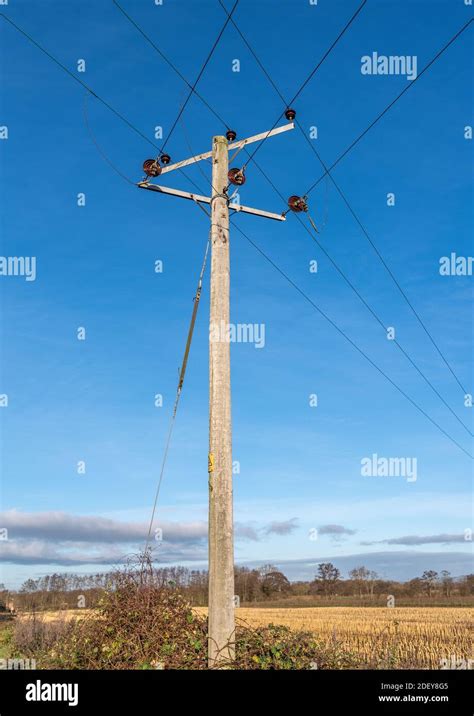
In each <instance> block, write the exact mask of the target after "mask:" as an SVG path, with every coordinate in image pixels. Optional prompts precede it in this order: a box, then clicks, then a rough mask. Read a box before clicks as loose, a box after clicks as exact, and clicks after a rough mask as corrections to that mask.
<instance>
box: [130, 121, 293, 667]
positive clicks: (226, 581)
mask: <svg viewBox="0 0 474 716" xmlns="http://www.w3.org/2000/svg"><path fill="white" fill-rule="evenodd" d="M294 126H295V125H294V124H293V122H290V123H289V124H285V125H283V126H281V127H276V128H274V129H272V130H270V131H269V132H262V133H261V134H257V135H255V136H253V137H248V138H247V139H242V140H239V141H237V142H231V143H230V144H228V141H227V138H226V137H221V136H217V137H214V139H213V144H212V151H211V152H205V153H203V154H199V155H197V156H195V157H190V158H189V159H184V160H182V161H180V162H177V163H175V164H168V165H166V166H163V167H161V168H160V175H161V174H166V173H168V172H170V171H173V170H175V169H180V168H181V167H184V166H188V165H190V164H194V163H196V162H199V161H202V160H204V159H212V197H207V196H201V195H200V194H192V193H190V192H186V191H181V190H179V189H171V188H169V187H164V186H159V185H158V184H152V183H151V182H150V180H149V178H147V179H145V180H143V181H141V182H139V183H138V186H139V187H140V188H141V189H148V190H150V191H155V192H158V193H160V194H172V195H174V196H178V197H180V198H182V199H190V200H193V201H195V202H197V203H199V204H210V206H211V295H210V323H209V455H208V472H209V602H208V603H209V628H208V638H209V644H208V650H209V651H208V660H209V666H211V667H216V666H219V665H221V666H225V665H226V663H228V662H229V660H232V658H233V656H234V652H235V649H234V643H233V642H234V637H235V618H234V526H233V499H232V417H231V395H230V338H229V336H230V333H229V328H230V251H229V249H230V247H229V209H232V210H233V211H235V212H241V213H244V214H253V215H254V216H262V217H264V218H267V219H276V220H277V221H284V220H285V216H284V215H282V214H274V213H271V212H269V211H263V210H261V209H254V208H251V207H249V206H243V205H241V204H240V202H236V203H232V202H231V199H230V198H229V196H228V194H227V190H228V185H229V178H228V168H229V150H235V153H234V155H233V156H234V157H235V156H236V155H237V154H238V152H239V151H240V150H241V149H242V148H243V147H245V146H246V145H247V144H250V143H252V142H258V141H265V140H266V139H268V138H269V137H272V136H275V135H277V134H281V133H282V132H286V131H287V130H289V129H294ZM234 136H235V134H234ZM148 161H152V160H148Z"/></svg>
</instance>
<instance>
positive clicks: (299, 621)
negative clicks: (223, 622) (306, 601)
mask: <svg viewBox="0 0 474 716" xmlns="http://www.w3.org/2000/svg"><path fill="white" fill-rule="evenodd" d="M197 611H199V612H201V613H205V612H206V611H207V610H206V609H205V608H203V607H201V608H198V609H197ZM236 616H237V618H238V619H239V620H241V621H243V622H246V623H247V624H248V625H249V626H251V627H256V626H261V625H264V624H271V623H273V624H284V625H285V626H289V627H290V628H291V629H302V630H307V631H311V632H313V633H314V635H315V636H316V637H317V638H318V641H321V642H322V643H323V644H325V645H327V646H330V645H331V644H334V643H335V642H337V643H339V644H340V646H341V647H342V648H344V649H347V650H348V651H350V652H352V653H354V654H355V655H356V656H357V657H358V658H359V659H360V660H361V661H362V662H363V663H366V664H371V665H374V664H386V665H387V667H390V666H391V665H397V666H400V665H403V666H406V667H411V668H413V667H418V668H431V669H439V668H440V660H441V659H444V658H449V657H450V656H451V655H456V657H457V658H458V659H461V658H462V659H466V660H468V659H472V656H473V647H472V636H473V634H472V629H473V628H472V625H473V616H474V610H472V609H466V608H456V607H454V608H449V607H442V608H436V607H434V608H422V607H399V608H386V609H383V608H380V607H372V608H371V607H315V608H310V607H307V608H302V609H292V608H289V609H285V608H279V609H265V608H258V609H252V608H245V607H243V608H240V609H237V610H236Z"/></svg>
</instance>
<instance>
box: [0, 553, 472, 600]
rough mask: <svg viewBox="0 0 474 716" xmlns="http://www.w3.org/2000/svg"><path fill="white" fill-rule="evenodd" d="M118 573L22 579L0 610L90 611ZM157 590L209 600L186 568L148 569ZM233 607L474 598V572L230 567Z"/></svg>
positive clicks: (197, 576) (201, 581)
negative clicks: (399, 577)
mask: <svg viewBox="0 0 474 716" xmlns="http://www.w3.org/2000/svg"><path fill="white" fill-rule="evenodd" d="M119 574H120V573H119V572H102V573H98V574H88V575H84V574H74V573H68V574H51V575H46V576H44V577H40V578H39V579H27V580H26V582H24V584H23V585H22V587H21V588H20V590H19V591H8V590H6V589H5V588H4V586H3V585H1V584H0V610H3V611H5V610H7V609H14V610H16V611H21V610H32V609H38V610H44V609H61V608H78V607H87V608H93V607H95V606H97V603H98V601H99V599H100V597H101V595H102V594H103V592H104V590H108V589H113V588H114V585H115V583H116V580H117V578H118V575H119ZM153 581H154V582H155V584H156V586H157V587H164V588H167V589H179V591H180V592H182V593H183V594H185V596H186V597H187V598H188V599H189V601H190V602H191V604H193V605H195V606H205V605H206V604H207V596H208V573H207V571H206V570H193V569H188V568H186V567H164V568H163V567H161V568H154V569H153ZM235 595H236V606H239V605H244V604H255V603H265V602H270V601H280V600H285V601H288V602H289V601H291V600H295V599H296V600H298V599H299V600H301V601H302V602H304V603H308V601H310V600H311V601H312V600H313V599H314V602H315V603H320V602H326V601H334V602H340V601H341V599H344V598H346V599H347V598H351V597H352V598H353V600H354V601H355V600H361V601H362V600H363V602H364V603H367V601H369V602H371V603H374V604H375V603H380V602H381V601H383V602H384V603H385V601H386V600H387V599H388V598H389V597H393V598H394V599H397V600H400V598H402V599H419V600H421V599H423V601H424V603H429V602H431V601H434V600H440V599H442V600H449V599H455V598H463V597H464V598H465V597H470V596H472V595H474V574H469V575H466V576H463V577H459V578H454V577H452V576H451V574H450V573H449V572H447V571H443V572H440V573H438V572H435V571H434V570H427V571H425V572H423V574H422V575H421V576H420V577H416V578H415V579H410V580H409V581H407V582H397V581H393V580H386V579H380V578H379V576H378V575H377V574H376V572H374V571H372V570H369V569H367V568H366V567H364V566H360V567H355V568H354V569H352V570H351V571H350V572H349V575H348V578H346V579H343V578H342V577H341V574H340V572H339V570H338V569H337V568H336V567H335V566H334V565H333V564H332V563H331V562H322V563H321V564H319V565H318V566H317V571H316V574H315V577H314V579H313V580H311V581H306V582H304V581H297V582H290V581H289V580H288V578H287V577H286V576H285V575H284V574H283V572H281V571H280V570H278V569H277V568H276V567H275V566H273V565H271V564H267V565H265V566H263V567H261V568H259V569H248V568H247V567H236V568H235Z"/></svg>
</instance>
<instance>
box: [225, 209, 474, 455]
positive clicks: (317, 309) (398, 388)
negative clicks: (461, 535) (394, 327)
mask: <svg viewBox="0 0 474 716" xmlns="http://www.w3.org/2000/svg"><path fill="white" fill-rule="evenodd" d="M231 223H232V224H233V226H234V227H235V228H236V229H237V231H238V232H239V233H240V234H242V236H243V237H244V238H245V239H246V240H247V241H248V242H249V243H250V244H251V245H252V246H253V248H254V249H255V250H256V251H258V253H259V254H260V255H261V256H263V258H264V259H265V260H266V261H267V262H268V263H269V264H270V265H271V266H273V268H274V269H275V270H276V271H277V272H278V273H279V274H280V276H282V277H283V278H284V279H285V281H287V283H289V284H290V285H291V286H293V288H294V289H295V290H296V291H297V292H298V293H299V294H300V295H301V296H302V297H303V298H304V299H305V301H307V302H308V303H309V304H310V305H311V306H312V307H313V308H314V310H315V311H317V312H318V313H319V314H320V315H321V316H322V317H323V318H324V319H325V320H326V321H327V322H328V323H330V324H331V326H332V327H333V328H334V329H335V330H336V331H337V332H338V333H339V334H340V335H341V336H342V337H343V338H345V340H346V341H348V343H350V344H351V346H352V347H353V348H355V350H356V351H357V352H358V353H359V354H360V355H361V356H363V358H365V360H366V361H368V363H370V365H371V366H372V367H373V368H375V370H376V371H377V372H378V373H380V375H382V376H383V377H384V378H385V379H386V380H388V382H389V383H390V384H391V385H392V386H393V387H394V388H395V389H396V390H397V391H398V392H399V393H400V394H401V395H403V397H404V398H406V400H408V401H409V402H410V403H411V405H413V407H415V408H416V409H417V410H418V412H420V413H421V414H422V415H424V417H425V418H427V420H429V421H430V423H431V424H432V425H434V426H435V427H436V428H437V429H438V430H439V431H440V432H441V433H442V434H443V435H444V436H445V437H447V438H448V439H449V440H450V441H451V442H452V443H453V444H454V445H456V447H458V448H459V450H461V451H462V452H463V453H464V454H465V455H467V456H468V457H470V458H471V460H472V459H474V458H473V456H472V455H471V453H470V452H468V450H466V449H465V448H464V447H463V446H462V445H461V444H460V443H459V442H458V441H457V440H455V438H453V437H452V436H451V435H450V434H449V433H448V432H447V431H446V430H445V429H444V428H442V427H441V425H439V423H437V422H436V420H434V419H433V418H432V417H431V416H430V415H429V414H428V413H427V412H426V410H424V409H423V408H422V407H421V406H420V405H419V404H418V403H417V402H416V401H415V400H413V398H411V397H410V396H409V395H408V393H406V392H405V391H404V390H403V388H400V386H399V385H398V384H397V383H396V382H395V381H394V380H392V378H390V376H389V375H387V373H385V371H384V370H382V368H380V366H378V365H377V364H376V363H375V361H373V360H372V358H370V356H368V355H367V353H366V352H365V351H364V350H363V349H362V348H360V346H358V345H357V343H355V341H353V340H352V338H350V337H349V336H348V335H347V333H346V332H345V331H343V329H342V328H340V327H339V326H338V325H337V323H336V322H335V321H333V320H332V318H330V317H329V316H328V315H327V314H326V313H325V312H324V311H323V310H322V309H321V308H320V307H319V306H318V305H317V304H316V303H315V302H314V301H313V299H312V298H310V297H309V296H308V294H307V293H305V291H303V289H302V288H300V287H299V286H298V284H297V283H295V281H293V279H291V278H290V277H289V276H288V274H286V273H285V272H284V271H283V270H282V269H281V268H280V267H279V266H278V265H277V264H276V263H275V261H273V259H271V258H270V257H269V256H268V255H267V254H266V253H265V252H264V251H263V249H261V248H260V246H258V244H256V243H255V241H253V240H252V239H251V238H250V237H249V236H248V235H247V234H246V233H245V232H244V231H243V230H242V229H241V228H240V227H239V225H238V224H236V223H235V221H231Z"/></svg>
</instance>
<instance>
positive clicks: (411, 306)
mask: <svg viewBox="0 0 474 716" xmlns="http://www.w3.org/2000/svg"><path fill="white" fill-rule="evenodd" d="M219 3H220V5H221V6H222V7H223V9H224V10H225V6H224V5H223V2H222V0H219ZM226 12H227V11H226ZM232 24H233V26H234V28H235V29H236V31H237V32H238V34H239V35H240V37H241V39H242V40H243V42H244V43H245V45H246V46H247V48H248V50H249V51H250V53H251V54H252V56H253V57H254V59H255V61H256V62H257V64H258V66H259V67H260V69H261V70H262V72H263V73H264V75H265V76H266V78H267V79H268V81H269V82H270V84H271V86H272V87H273V89H274V90H275V92H276V93H277V95H278V96H279V98H280V99H281V101H282V102H283V104H284V105H285V106H289V105H290V104H292V103H293V100H292V101H291V102H290V103H287V102H286V100H285V97H284V96H283V94H282V93H281V91H280V90H279V88H278V86H277V84H276V83H275V82H274V80H273V78H272V77H271V75H270V73H269V72H268V71H267V70H266V68H265V66H264V65H263V63H262V62H261V61H260V59H259V57H258V56H257V54H256V52H255V51H254V49H253V47H252V46H251V44H250V43H249V42H248V40H247V38H246V37H245V36H244V35H243V33H242V32H241V30H240V28H239V26H238V25H237V23H236V22H235V20H234V19H232ZM438 55H439V53H438ZM431 64H433V61H432V62H431ZM425 69H426V68H425ZM295 123H296V125H297V127H298V128H299V130H300V132H301V134H302V135H303V137H304V138H305V141H306V142H307V143H308V144H309V146H310V147H311V150H312V151H313V152H314V153H315V154H316V156H317V157H318V160H319V161H320V162H321V164H322V166H323V168H324V169H325V170H326V169H327V168H326V165H325V163H324V161H323V160H322V158H321V156H320V155H319V152H318V151H317V149H316V148H315V147H314V145H313V143H312V142H311V140H310V139H309V137H307V135H306V132H305V131H304V129H303V127H302V126H301V124H300V122H299V121H298V120H296V121H295ZM328 177H329V179H330V180H331V181H332V183H333V184H334V186H335V188H336V189H337V191H338V193H339V194H340V196H341V198H342V199H343V201H344V203H345V204H346V206H347V208H348V209H349V211H350V212H351V214H352V216H353V217H354V219H355V220H356V222H357V224H358V225H359V227H360V228H361V230H362V232H363V234H364V236H365V237H366V238H367V240H368V241H369V243H370V245H371V246H372V248H373V249H374V251H375V253H376V255H377V256H378V258H379V259H380V260H381V262H382V264H383V265H384V267H385V268H386V270H387V271H388V273H389V275H390V276H391V278H392V280H393V281H394V283H395V285H396V286H397V288H398V290H399V291H400V292H401V294H402V296H403V297H404V299H405V301H406V302H407V304H408V305H409V307H410V308H411V310H412V311H413V313H414V315H415V317H416V318H417V319H418V321H419V323H420V324H421V326H422V327H423V328H424V330H425V332H426V333H427V334H428V335H429V337H430V339H431V341H432V343H433V344H434V345H435V347H436V349H437V351H438V353H439V354H440V355H441V357H442V358H443V360H444V362H445V363H446V365H447V366H448V368H449V369H450V371H451V373H453V375H454V376H455V378H456V379H457V376H456V375H455V373H454V372H453V370H452V368H451V366H450V365H449V363H448V362H447V360H446V358H445V357H444V355H443V353H442V352H441V350H440V349H439V347H438V345H437V344H436V342H435V341H434V339H433V338H432V336H431V334H430V333H429V331H428V330H427V328H426V326H425V324H424V322H423V321H422V319H421V317H420V316H419V314H418V313H417V311H416V310H415V308H414V306H413V305H412V304H411V302H410V300H409V299H408V296H407V295H406V294H405V292H404V291H403V289H402V287H401V286H400V283H399V282H398V280H397V279H396V277H395V275H394V274H393V272H392V271H391V269H390V268H389V266H388V265H387V263H386V261H385V260H384V258H383V256H382V255H381V254H380V252H379V250H378V249H377V247H376V245H375V244H374V242H373V241H372V239H371V238H370V236H369V234H368V232H367V230H366V229H365V227H364V226H363V224H362V222H361V221H360V219H359V218H358V216H357V215H356V213H355V211H354V210H353V209H352V207H351V205H350V204H349V202H348V200H347V198H346V197H345V195H344V193H343V192H342V190H341V188H340V187H339V185H338V184H337V182H336V180H335V179H334V178H333V176H332V174H331V173H330V171H329V170H327V171H326V180H327V178H328ZM274 188H275V189H276V187H274ZM276 191H277V193H278V194H279V195H280V197H282V195H281V194H280V192H279V191H278V190H277V189H276ZM282 198H283V197H282ZM296 216H297V218H298V219H299V220H300V222H301V219H300V217H298V215H296ZM310 221H311V223H312V225H313V228H314V229H315V231H316V232H318V229H317V228H316V225H315V224H314V222H313V221H312V219H310ZM301 223H302V222H301ZM303 225H304V224H303ZM304 228H305V229H306V231H308V229H307V227H306V226H305V227H304ZM308 233H309V234H310V236H311V238H312V239H313V240H314V241H315V242H316V243H317V244H318V246H319V248H320V249H321V251H323V253H325V255H326V257H327V258H328V259H329V260H330V261H331V263H332V264H333V266H334V267H335V268H336V269H337V270H338V272H339V273H340V274H341V276H342V277H343V278H344V280H345V281H346V283H348V285H349V286H350V287H351V288H352V290H353V291H354V292H355V293H356V295H357V296H358V297H359V299H360V300H361V301H362V302H363V303H364V305H365V306H366V307H367V308H368V310H369V311H370V312H371V313H372V315H373V316H374V318H375V319H376V320H377V322H378V323H379V324H380V325H381V326H382V327H383V328H384V330H385V331H386V330H387V327H386V326H385V324H384V323H383V321H382V320H381V319H380V318H379V317H378V315H377V314H376V313H375V312H374V311H373V310H372V308H371V307H370V306H369V304H368V303H367V302H366V301H365V300H364V299H363V297H362V296H361V294H360V293H359V292H358V291H357V289H356V288H355V286H353V285H352V283H351V282H350V281H349V279H348V278H347V277H346V275H345V274H344V272H342V270H341V269H340V268H339V266H338V265H337V264H336V262H335V261H334V260H333V259H332V257H331V256H330V255H329V253H328V252H327V251H326V250H325V249H324V247H323V246H322V245H321V244H320V242H319V241H318V240H317V239H316V238H315V237H314V236H313V235H312V233H311V232H309V231H308ZM394 343H395V345H397V347H398V348H399V349H400V350H401V352H402V353H403V354H404V355H405V357H406V358H407V359H408V360H409V361H410V363H411V364H412V365H413V367H414V368H415V369H416V370H417V372H418V373H419V374H420V375H421V377H422V378H423V379H424V380H425V382H426V383H427V384H428V385H429V386H430V388H431V389H432V390H433V392H434V393H435V394H436V395H437V396H438V398H439V399H440V400H441V402H442V403H443V404H444V405H445V406H446V407H447V408H448V410H449V411H450V412H451V414H452V415H453V416H454V417H455V418H456V420H457V421H458V422H459V423H460V424H461V425H462V426H463V427H464V429H465V430H467V432H468V433H469V434H470V435H471V436H472V435H473V433H472V431H471V430H470V429H469V428H468V427H467V426H466V425H465V423H464V422H463V421H462V420H461V419H460V418H459V416H458V415H457V413H456V412H455V411H454V410H453V409H452V408H451V406H450V405H449V403H447V401H446V400H445V399H444V397H443V396H442V395H441V394H440V393H439V391H438V390H437V389H436V388H435V386H434V385H433V384H432V383H431V381H430V380H429V379H428V378H427V377H426V376H425V374H424V373H423V372H422V371H421V370H420V368H419V367H418V366H417V365H416V363H415V362H414V361H413V360H412V358H411V357H410V356H409V354H408V353H407V352H406V351H405V349H404V348H403V346H402V345H401V344H400V343H399V342H398V341H397V340H394ZM457 382H458V383H459V384H460V385H461V388H462V389H463V391H464V393H466V392H467V391H466V390H465V389H464V388H463V386H462V384H461V383H460V381H459V380H458V379H457Z"/></svg>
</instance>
